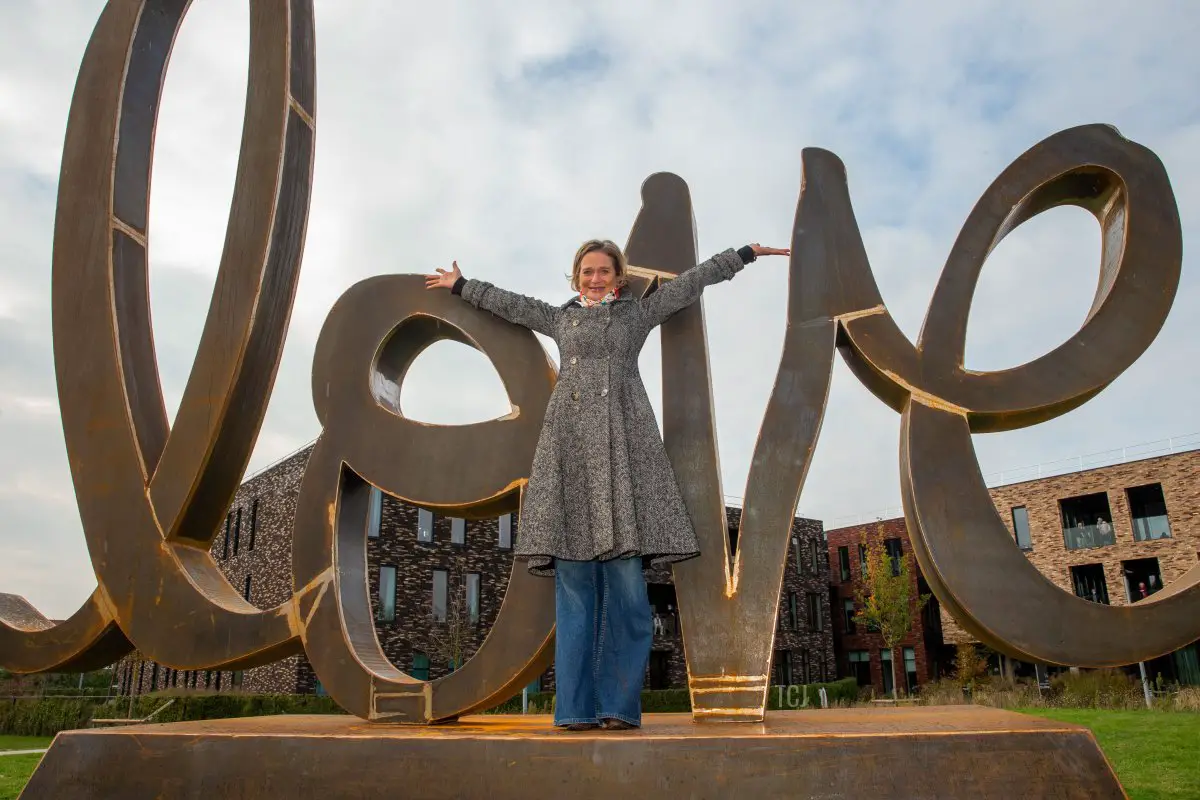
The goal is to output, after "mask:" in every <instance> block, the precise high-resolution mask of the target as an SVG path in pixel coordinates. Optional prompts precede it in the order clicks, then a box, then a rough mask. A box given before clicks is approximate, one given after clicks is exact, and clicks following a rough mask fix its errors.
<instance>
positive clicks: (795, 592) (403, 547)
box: [117, 448, 836, 694]
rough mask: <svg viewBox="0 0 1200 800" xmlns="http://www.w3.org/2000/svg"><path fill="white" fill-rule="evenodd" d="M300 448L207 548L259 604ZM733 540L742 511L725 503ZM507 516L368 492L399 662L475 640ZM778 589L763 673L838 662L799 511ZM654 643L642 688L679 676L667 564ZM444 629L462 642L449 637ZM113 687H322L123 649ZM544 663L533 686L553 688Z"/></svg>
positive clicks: (418, 667)
mask: <svg viewBox="0 0 1200 800" xmlns="http://www.w3.org/2000/svg"><path fill="white" fill-rule="evenodd" d="M309 452H310V451H309V448H305V449H304V450H301V451H300V452H298V453H296V454H294V455H292V456H289V457H288V458H286V459H284V460H283V461H281V462H279V463H278V464H276V465H274V466H272V467H270V468H268V469H266V470H264V471H263V472H261V473H259V474H257V475H255V476H253V477H251V478H250V479H249V480H247V481H246V482H245V483H244V484H243V485H242V486H241V488H240V489H239V490H238V492H237V494H236V496H235V497H234V500H233V503H232V505H231V507H230V511H229V514H228V516H227V518H226V523H225V526H224V528H223V529H222V531H221V532H220V533H219V534H218V536H217V538H216V540H215V541H214V543H213V549H212V552H213V556H214V557H215V558H216V560H217V562H218V564H220V566H221V568H222V570H223V571H224V572H225V574H226V575H227V576H228V577H229V580H230V583H232V584H233V586H235V587H237V588H238V589H241V590H242V593H243V596H244V597H245V598H246V599H247V600H249V601H250V602H251V603H253V604H254V605H256V606H258V607H260V608H270V607H272V606H274V605H278V604H280V603H283V602H286V601H287V600H288V599H289V598H290V597H291V595H292V578H291V563H292V562H291V558H292V553H291V548H292V531H291V529H292V519H293V517H294V515H295V511H296V499H297V496H298V493H299V487H300V482H301V479H302V477H303V474H304V468H305V465H306V463H307V460H308V454H309ZM727 514H728V520H729V528H730V538H731V540H733V541H736V536H737V531H738V524H739V521H740V517H741V511H740V509H737V508H730V509H728V510H727ZM517 527H518V526H517V518H516V515H505V516H503V517H500V518H498V519H490V520H483V521H470V522H468V521H465V520H461V519H454V518H449V517H442V516H440V515H436V514H433V513H430V512H428V511H425V510H423V509H418V508H417V507H416V506H412V505H409V504H407V503H403V502H401V501H399V500H396V499H394V498H392V497H390V496H388V495H385V494H382V493H380V492H378V491H374V492H373V494H372V513H371V519H370V521H369V524H368V532H367V536H368V546H367V563H368V576H369V580H370V582H371V587H372V605H373V608H374V611H375V620H376V621H375V631H376V635H377V636H378V638H379V642H380V645H381V647H382V648H383V651H384V653H385V654H386V655H387V656H388V658H389V659H390V660H391V661H392V663H393V664H395V665H396V666H397V667H399V668H400V669H402V670H404V671H405V672H407V673H409V674H410V675H413V676H414V677H418V678H423V679H436V678H438V677H441V676H442V675H444V674H446V673H447V671H448V670H449V669H450V668H451V662H452V661H457V662H458V663H459V664H461V663H462V662H463V661H465V660H466V659H467V658H469V657H470V656H471V655H472V654H473V653H474V652H475V650H477V649H478V647H479V645H480V644H482V643H483V640H484V638H485V637H486V635H487V632H488V631H489V630H490V629H491V626H492V623H493V622H494V620H495V618H496V615H497V614H498V613H499V609H500V604H501V602H502V601H503V599H504V593H505V590H506V589H507V588H508V578H509V573H510V572H511V569H512V564H513V555H512V546H513V542H514V540H515V537H516V536H517V535H518V530H517ZM791 544H792V547H791V548H790V550H789V558H788V561H787V566H786V569H785V572H784V579H783V589H782V591H781V595H780V613H779V615H778V618H779V629H778V631H777V634H776V643H775V653H774V658H773V664H772V675H773V676H774V681H775V682H785V683H801V682H804V681H805V680H809V681H818V680H824V679H826V678H831V677H832V676H833V675H834V674H835V672H836V664H835V661H834V650H833V638H832V631H831V626H830V621H831V609H830V606H829V591H828V583H829V567H828V559H827V554H826V548H825V542H824V538H823V531H822V526H821V523H820V522H819V521H816V520H808V519H801V518H797V519H796V520H795V521H794V523H793V526H792V542H791ZM646 579H647V584H648V585H647V590H648V593H649V597H650V603H651V606H652V609H653V613H654V630H655V635H654V642H653V646H652V650H651V654H650V663H649V668H648V670H647V676H646V685H647V688H682V687H684V686H686V685H687V671H686V667H685V664H684V654H683V644H682V640H681V638H680V634H679V619H678V613H677V611H676V609H677V603H676V599H675V587H674V585H673V582H672V577H671V571H670V570H669V569H659V568H655V569H648V570H647V571H646ZM448 640H456V641H459V642H461V646H452V647H448V646H447V644H446V643H447V641H448ZM117 683H118V686H119V687H120V690H121V692H122V693H129V692H131V691H132V692H136V693H141V692H146V691H153V690H155V689H166V688H188V689H196V690H204V689H208V690H211V691H229V690H231V689H232V690H240V691H245V692H270V693H301V694H303V693H311V692H321V691H323V690H322V688H321V686H320V683H319V681H318V680H317V679H316V676H315V674H314V673H313V670H312V668H311V666H310V665H309V663H308V660H307V659H306V658H305V657H304V656H303V655H299V656H292V657H290V658H287V659H284V660H282V661H279V662H276V663H274V664H270V665H267V666H264V667H258V668H255V669H251V670H248V671H246V672H245V673H230V672H215V671H205V670H199V671H176V670H171V669H167V668H165V667H162V666H160V665H157V664H153V663H148V662H140V661H137V660H136V659H126V660H125V661H123V662H122V663H121V664H120V665H119V666H118V677H117ZM553 686H554V675H553V668H551V669H550V670H548V671H547V672H546V673H545V674H544V675H542V676H541V677H540V678H539V679H538V681H536V682H535V685H534V686H533V687H531V688H534V689H539V688H540V689H543V690H547V691H548V690H551V689H553Z"/></svg>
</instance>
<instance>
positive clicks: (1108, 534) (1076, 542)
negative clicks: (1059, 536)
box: [1063, 523, 1117, 550]
mask: <svg viewBox="0 0 1200 800" xmlns="http://www.w3.org/2000/svg"><path fill="white" fill-rule="evenodd" d="M1063 543H1064V544H1066V546H1067V549H1068V550H1086V549H1088V548H1092V547H1107V546H1108V545H1110V544H1116V543H1117V537H1116V534H1115V532H1114V531H1113V527H1112V525H1110V524H1108V523H1103V524H1100V525H1072V526H1070V527H1064V528H1063Z"/></svg>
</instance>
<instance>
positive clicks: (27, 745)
mask: <svg viewBox="0 0 1200 800" xmlns="http://www.w3.org/2000/svg"><path fill="white" fill-rule="evenodd" d="M53 739H54V737H53V736H0V750H39V749H45V748H47V747H49V746H50V742H51V741H53Z"/></svg>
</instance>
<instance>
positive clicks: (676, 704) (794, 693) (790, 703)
mask: <svg viewBox="0 0 1200 800" xmlns="http://www.w3.org/2000/svg"><path fill="white" fill-rule="evenodd" d="M822 688H824V689H825V694H826V697H828V699H829V705H831V706H838V705H853V704H854V700H855V698H856V697H857V696H858V685H857V683H856V682H855V680H854V678H843V679H842V680H840V681H834V682H833V683H811V684H808V685H807V686H803V685H797V686H792V687H788V686H772V687H770V689H769V690H768V691H767V708H769V709H771V710H773V711H778V710H780V709H784V710H786V709H790V708H799V707H806V708H820V707H821V700H820V694H819V692H820V690H821V689H822ZM802 704H803V705H802ZM691 710H692V703H691V696H690V695H689V693H688V690H687V689H647V690H645V691H643V692H642V713H644V714H670V713H675V714H686V713H689V712H690V711H691ZM485 713H487V714H520V713H521V695H519V694H518V695H515V696H513V697H510V698H509V699H508V700H505V701H504V702H503V703H501V704H500V705H498V706H496V707H495V708H492V709H490V710H489V711H486V712H485ZM529 713H531V714H552V713H554V692H530V693H529Z"/></svg>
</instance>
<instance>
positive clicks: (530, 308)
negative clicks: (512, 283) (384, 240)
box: [425, 261, 560, 337]
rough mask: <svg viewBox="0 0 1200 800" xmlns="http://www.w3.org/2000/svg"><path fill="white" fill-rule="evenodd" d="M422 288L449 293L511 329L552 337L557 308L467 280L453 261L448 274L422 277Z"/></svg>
mask: <svg viewBox="0 0 1200 800" xmlns="http://www.w3.org/2000/svg"><path fill="white" fill-rule="evenodd" d="M425 288H426V289H449V290H450V292H451V294H457V295H462V298H463V299H464V300H466V301H467V302H468V303H470V304H471V305H473V306H475V307H476V308H482V309H483V310H484V311H490V312H492V313H493V314H495V315H496V316H498V317H501V318H502V319H506V320H508V321H509V322H511V323H513V324H514V325H520V326H522V327H524V328H529V329H530V330H532V331H537V332H538V333H541V334H545V335H546V336H550V337H553V336H554V323H555V321H556V320H557V318H558V314H559V311H560V309H559V308H557V307H556V306H552V305H550V304H549V303H546V302H543V301H541V300H538V299H536V298H533V297H526V296H525V295H523V294H517V293H516V292H510V291H507V290H505V289H500V288H498V287H496V286H493V285H492V284H490V283H488V282H487V281H478V280H473V279H472V280H468V279H467V278H464V277H463V276H462V273H461V272H460V271H459V269H458V262H457V261H455V262H454V264H453V266H452V267H451V268H450V269H449V270H444V269H441V268H440V267H439V268H438V270H437V274H436V275H426V276H425Z"/></svg>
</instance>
